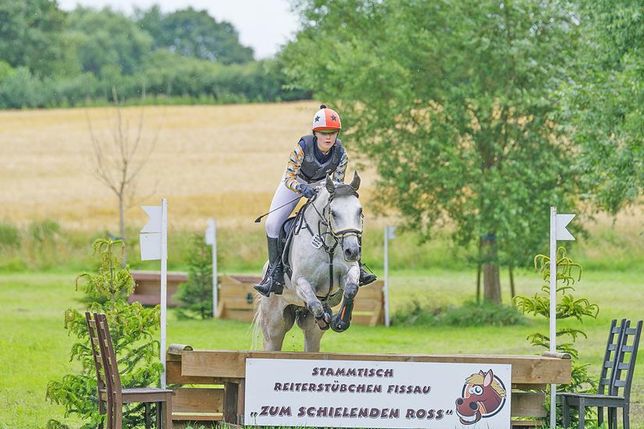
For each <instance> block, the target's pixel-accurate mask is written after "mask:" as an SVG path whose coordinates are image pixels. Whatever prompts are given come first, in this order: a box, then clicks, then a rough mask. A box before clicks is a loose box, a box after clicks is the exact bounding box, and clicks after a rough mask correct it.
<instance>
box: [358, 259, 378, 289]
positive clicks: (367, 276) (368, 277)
mask: <svg viewBox="0 0 644 429" xmlns="http://www.w3.org/2000/svg"><path fill="white" fill-rule="evenodd" d="M377 279H378V278H377V277H376V275H375V274H373V273H369V272H367V270H365V268H364V265H362V264H360V280H358V286H366V285H368V284H371V283H373V282H375V281H376V280H377Z"/></svg>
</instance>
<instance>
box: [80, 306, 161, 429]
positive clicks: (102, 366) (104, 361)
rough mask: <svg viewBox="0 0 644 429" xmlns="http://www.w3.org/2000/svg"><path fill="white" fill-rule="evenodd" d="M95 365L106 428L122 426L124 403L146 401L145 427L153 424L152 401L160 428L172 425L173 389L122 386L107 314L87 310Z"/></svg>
mask: <svg viewBox="0 0 644 429" xmlns="http://www.w3.org/2000/svg"><path fill="white" fill-rule="evenodd" d="M85 320H86V321H87V329H88V331H89V337H90V343H91V347H92V355H93V357H94V366H95V368H96V377H97V389H98V403H99V412H100V413H101V414H103V413H105V414H106V415H107V419H106V420H107V429H122V428H123V404H129V403H133V402H138V403H143V404H145V427H146V428H149V427H150V418H149V417H150V404H153V403H156V404H157V413H156V416H157V418H156V423H157V428H164V429H172V390H167V389H159V388H154V387H144V388H125V389H124V388H123V387H122V386H121V377H120V376H119V372H118V365H117V360H116V354H115V353H114V346H113V344H112V337H111V336H110V331H109V327H108V325H107V318H106V317H105V315H104V314H98V313H94V315H93V318H92V315H91V314H90V313H88V312H86V313H85Z"/></svg>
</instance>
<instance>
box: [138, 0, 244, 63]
mask: <svg viewBox="0 0 644 429" xmlns="http://www.w3.org/2000/svg"><path fill="white" fill-rule="evenodd" d="M137 15H138V16H137V19H136V21H137V23H138V25H139V26H140V27H141V28H142V29H143V30H145V31H147V32H148V33H149V34H150V35H151V36H152V37H153V39H154V46H155V47H156V48H165V49H168V50H170V51H172V52H176V53H177V54H179V55H182V56H184V57H192V58H200V59H204V60H209V61H216V62H218V63H221V64H234V63H246V62H249V61H252V59H253V50H252V49H251V48H248V47H245V46H242V45H241V44H240V43H239V36H238V34H237V31H236V30H235V28H234V27H233V26H232V25H231V24H230V23H229V22H226V21H222V22H217V20H216V19H214V18H213V17H211V16H210V15H208V12H207V11H205V10H201V11H197V10H194V9H193V8H192V7H188V8H186V9H181V10H177V11H174V12H171V13H168V14H163V13H162V12H161V10H160V8H159V6H158V5H154V6H152V7H150V9H148V10H145V11H138V12H137Z"/></svg>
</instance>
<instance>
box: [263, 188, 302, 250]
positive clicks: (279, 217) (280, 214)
mask: <svg viewBox="0 0 644 429" xmlns="http://www.w3.org/2000/svg"><path fill="white" fill-rule="evenodd" d="M300 196H301V195H300V194H298V193H297V192H293V191H291V190H290V189H289V188H287V187H286V185H285V184H284V180H282V181H280V184H279V186H278V187H277V190H276V191H275V195H273V201H272V202H271V208H270V210H271V211H272V210H273V209H275V208H276V207H279V206H281V205H283V204H286V205H285V206H284V207H282V208H281V209H279V210H275V211H274V212H272V213H271V214H269V215H268V217H267V218H266V224H265V225H264V226H265V228H266V235H267V236H269V237H270V238H277V237H279V234H280V228H281V227H282V224H283V223H284V222H285V221H286V219H288V217H289V215H290V214H291V212H292V211H293V209H294V208H295V206H296V205H297V203H298V202H299V201H300V200H299V198H297V197H300ZM289 201H290V203H289V204H287V203H288V202H289Z"/></svg>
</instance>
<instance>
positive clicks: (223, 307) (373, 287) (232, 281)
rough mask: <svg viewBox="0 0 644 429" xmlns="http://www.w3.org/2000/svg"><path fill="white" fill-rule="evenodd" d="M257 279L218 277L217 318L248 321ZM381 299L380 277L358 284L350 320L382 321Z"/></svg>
mask: <svg viewBox="0 0 644 429" xmlns="http://www.w3.org/2000/svg"><path fill="white" fill-rule="evenodd" d="M260 281H261V278H260V277H255V276H219V304H218V308H217V314H218V316H219V318H220V319H232V320H239V321H241V322H251V321H252V320H253V316H254V315H255V306H256V305H257V292H256V291H255V289H253V286H254V285H256V284H257V283H259V282H260ZM384 302H385V300H384V282H383V281H382V280H377V281H375V282H374V283H372V284H370V285H368V286H365V287H361V288H360V290H359V291H358V296H357V297H356V300H355V305H354V307H353V313H352V318H351V323H353V324H356V325H367V326H376V325H378V324H380V325H382V324H384V320H385V312H384V308H385V306H384Z"/></svg>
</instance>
